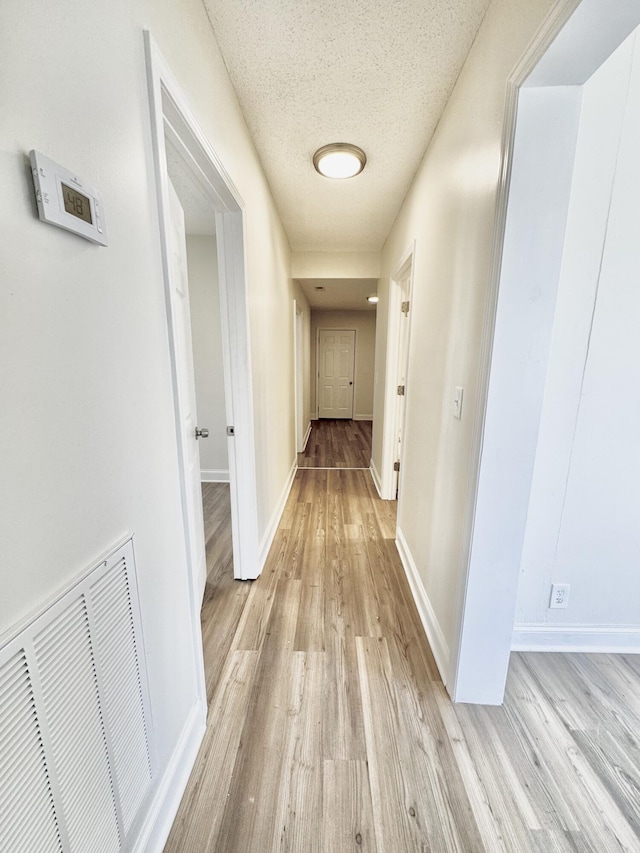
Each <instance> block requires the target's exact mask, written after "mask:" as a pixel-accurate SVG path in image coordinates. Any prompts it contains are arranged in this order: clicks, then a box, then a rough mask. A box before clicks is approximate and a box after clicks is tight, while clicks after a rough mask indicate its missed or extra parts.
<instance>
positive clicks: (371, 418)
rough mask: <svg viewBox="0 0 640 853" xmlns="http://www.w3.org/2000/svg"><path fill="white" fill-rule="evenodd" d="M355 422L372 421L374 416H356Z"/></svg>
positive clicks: (354, 417)
mask: <svg viewBox="0 0 640 853" xmlns="http://www.w3.org/2000/svg"><path fill="white" fill-rule="evenodd" d="M353 420H354V421H372V420H373V415H354V416H353Z"/></svg>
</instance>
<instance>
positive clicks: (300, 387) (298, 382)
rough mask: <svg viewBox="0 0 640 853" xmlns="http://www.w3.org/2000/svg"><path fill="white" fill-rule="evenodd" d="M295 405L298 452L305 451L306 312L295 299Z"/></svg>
mask: <svg viewBox="0 0 640 853" xmlns="http://www.w3.org/2000/svg"><path fill="white" fill-rule="evenodd" d="M293 406H294V422H295V444H296V453H304V443H305V442H304V439H305V432H306V430H305V417H304V312H303V310H302V307H301V306H300V304H299V303H298V302H297V300H295V299H294V300H293Z"/></svg>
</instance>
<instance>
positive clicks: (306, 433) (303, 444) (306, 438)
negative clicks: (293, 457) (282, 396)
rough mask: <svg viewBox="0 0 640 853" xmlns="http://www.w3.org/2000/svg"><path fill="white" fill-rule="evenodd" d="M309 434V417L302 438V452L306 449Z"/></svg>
mask: <svg viewBox="0 0 640 853" xmlns="http://www.w3.org/2000/svg"><path fill="white" fill-rule="evenodd" d="M310 435H311V419H309V423H308V424H307V431H306V432H305V434H304V440H303V442H302V452H303V453H304V451H305V450H306V449H307V442H308V441H309V436H310Z"/></svg>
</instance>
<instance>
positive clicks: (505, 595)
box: [443, 0, 638, 705]
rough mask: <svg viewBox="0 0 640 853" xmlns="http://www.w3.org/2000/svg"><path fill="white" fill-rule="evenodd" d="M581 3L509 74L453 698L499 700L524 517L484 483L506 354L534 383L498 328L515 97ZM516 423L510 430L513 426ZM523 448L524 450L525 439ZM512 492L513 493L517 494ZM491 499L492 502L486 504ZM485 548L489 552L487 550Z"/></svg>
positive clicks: (510, 288) (571, 1)
mask: <svg viewBox="0 0 640 853" xmlns="http://www.w3.org/2000/svg"><path fill="white" fill-rule="evenodd" d="M579 6H580V2H579V0H562V2H560V3H558V4H557V5H556V6H554V8H553V9H552V10H551V12H550V13H549V15H548V16H547V18H546V20H545V21H544V22H543V24H542V26H541V27H540V29H539V30H538V33H537V34H536V36H535V38H534V39H533V40H532V42H531V43H530V45H529V47H528V49H527V50H526V52H525V54H524V56H523V57H522V59H521V61H520V62H519V63H518V65H517V66H516V68H515V69H514V71H513V72H512V74H511V76H510V78H509V79H508V81H507V91H506V104H505V118H504V124H503V138H502V146H501V161H500V172H499V186H498V192H497V199H496V214H495V219H494V233H493V246H492V255H491V262H490V272H489V294H488V299H487V306H486V314H485V322H484V328H483V339H482V344H481V352H480V359H479V381H478V390H477V398H478V405H477V408H476V413H475V416H474V423H473V434H472V442H473V443H472V450H471V457H470V458H471V460H472V465H471V470H470V473H469V485H468V492H467V506H466V514H465V522H464V530H463V547H462V553H461V563H460V571H459V575H458V589H457V596H456V612H455V627H454V632H453V643H452V647H451V656H450V666H449V672H448V679H447V689H448V690H449V692H450V694H451V696H452V698H453V700H454V701H458V702H481V703H483V704H495V705H497V704H500V703H501V702H502V699H503V695H504V688H505V682H506V676H507V669H508V664H509V657H510V652H511V637H512V631H513V624H514V614H515V610H516V601H517V592H518V579H519V569H520V555H521V549H522V542H521V530H522V518H523V515H522V513H521V514H520V518H519V519H515V518H514V517H511V516H515V513H513V512H509V513H506V514H505V513H504V512H503V511H502V509H503V508H502V507H501V506H500V504H499V503H498V502H497V500H496V491H495V490H493V492H492V493H490V491H489V490H488V489H487V484H488V483H489V481H490V478H491V475H492V473H493V472H494V471H495V470H496V459H497V456H496V454H495V451H494V447H495V445H496V443H501V444H503V443H504V441H505V438H506V437H509V438H510V439H514V436H513V433H515V431H516V429H515V426H514V425H512V424H511V421H510V419H504V418H502V419H498V420H496V419H495V418H494V417H493V413H492V411H491V407H492V398H495V397H496V395H497V394H498V393H503V394H504V391H505V386H504V383H503V384H502V385H501V384H500V379H501V377H500V376H499V370H500V368H504V367H505V366H508V365H509V364H511V365H515V368H516V369H515V370H514V372H513V375H514V376H515V379H516V383H519V384H518V387H519V388H520V389H521V391H520V393H519V394H518V395H514V396H513V397H512V398H511V404H512V405H513V406H516V407H520V406H522V405H523V394H525V395H526V394H527V393H528V392H529V389H527V388H526V387H523V384H522V382H520V381H519V379H520V374H519V373H518V372H517V366H518V364H519V356H520V354H521V350H522V348H523V347H524V344H523V343H522V340H521V339H520V338H519V336H518V333H517V332H516V333H515V334H514V330H513V328H511V329H510V335H511V339H512V342H513V346H512V348H511V350H510V351H508V350H507V348H506V347H505V346H500V344H501V341H500V340H499V335H500V334H501V332H502V330H503V329H504V328H505V325H506V324H505V322H504V317H503V315H502V314H501V311H500V309H501V308H502V306H503V304H504V300H505V298H509V296H510V295H511V294H513V293H515V292H517V288H518V287H519V282H514V281H513V280H511V279H510V278H509V277H507V276H506V275H503V256H504V253H505V247H506V246H507V244H506V240H507V238H508V235H507V217H508V207H510V206H511V205H512V200H511V201H510V196H511V192H512V191H514V192H515V190H512V188H511V173H512V169H513V167H514V147H515V141H516V132H517V127H518V126H517V113H518V97H519V92H520V89H521V87H522V86H523V85H524V84H525V81H526V79H527V77H528V76H529V74H530V73H531V72H532V71H533V69H534V68H535V67H536V65H537V64H538V63H539V62H540V60H541V59H542V58H543V57H544V56H545V54H546V53H547V51H548V50H549V49H550V48H553V49H555V50H556V51H557V50H558V46H559V45H560V44H561V42H562V39H561V38H558V36H559V34H560V32H561V30H562V29H563V28H564V26H565V24H567V22H568V21H569V19H570V18H571V16H572V15H573V13H574V12H575V11H576V10H577V9H578V7H579ZM585 8H586V6H585ZM616 14H617V15H618V16H619V20H620V21H621V22H622V23H625V22H626V21H627V20H628V16H629V15H631V14H634V15H637V7H636V8H632V7H631V6H630V4H624V5H623V4H621V6H620V8H619V9H616ZM611 24H612V21H611V19H610V20H609V21H608V27H607V28H603V31H602V34H601V36H600V38H605V39H606V38H610V37H611V33H612V26H611ZM635 26H638V21H637V20H635V21H634V22H633V25H631V24H630V25H629V27H630V28H629V32H630V31H631V30H632V29H633V28H634V27H635ZM592 32H593V28H592V27H583V33H592ZM627 34H628V33H627ZM580 35H581V33H580V32H579V31H578V29H575V28H574V30H573V33H572V37H573V38H575V37H579V36H580ZM585 42H586V40H585ZM566 46H567V43H566V42H565V44H564V45H563V49H566ZM583 48H584V45H582V46H580V47H578V46H577V45H576V43H575V42H574V43H572V44H571V45H569V51H570V53H571V54H572V55H573V56H575V57H578V58H579V59H580V61H581V62H584V61H585V58H587V54H585V52H584V49H583ZM588 49H589V51H590V52H591V54H592V58H593V60H594V62H597V63H598V64H596V65H595V67H594V68H593V69H592V70H591V72H590V73H593V71H594V70H595V68H597V67H599V63H601V62H602V61H603V59H605V58H606V56H604V55H601V53H599V49H600V48H599V46H598V44H597V40H596V39H591V38H589V44H588ZM557 67H558V68H560V67H561V65H560V64H558V66H557ZM567 84H568V81H567V79H566V75H563V76H562V79H559V80H558V82H557V83H556V85H565V86H566V85H567ZM545 85H546V86H548V87H550V86H552V85H553V81H549V80H548V81H546V83H545ZM514 198H515V196H514ZM517 331H519V330H517ZM496 367H497V368H498V370H496ZM525 402H527V401H525ZM510 426H511V433H512V434H511V435H509V430H510ZM518 440H519V438H518V436H517V435H515V439H514V441H518ZM527 440H528V439H527ZM492 445H493V447H492ZM532 446H533V449H534V452H535V446H534V445H531V443H530V444H529V447H532ZM519 453H522V443H521V444H520V448H519ZM498 462H499V464H500V465H501V470H502V472H504V470H505V463H504V461H503V460H498ZM509 477H510V483H509V487H510V486H511V485H512V484H513V483H514V482H516V485H517V488H518V490H520V492H521V493H522V490H525V491H526V489H528V488H529V487H530V475H527V479H524V478H523V477H522V476H519V477H518V479H517V481H514V479H513V472H511V471H509ZM501 493H503V494H506V495H507V497H508V498H509V497H511V496H510V495H509V489H508V488H505V487H504V485H502V488H501ZM511 502H513V499H512V498H511ZM489 504H490V511H488V510H487V508H488V506H489ZM505 515H506V516H509V517H505ZM525 515H526V513H525ZM496 542H498V543H500V542H504V543H506V546H507V547H506V549H505V550H504V552H503V554H502V555H501V559H500V560H497V559H496V558H495V554H490V547H488V546H490V545H491V543H496ZM487 556H489V557H492V558H493V559H487ZM496 587H499V588H500V591H501V594H500V597H499V600H500V607H499V608H498V607H496V601H497V599H496V597H495V595H494V594H493V593H494V590H495V589H496ZM487 596H491V602H490V604H487ZM479 660H485V661H490V663H491V666H490V667H489V668H487V667H486V666H482V665H480V666H479V665H478V661H479ZM443 675H445V674H444V673H443Z"/></svg>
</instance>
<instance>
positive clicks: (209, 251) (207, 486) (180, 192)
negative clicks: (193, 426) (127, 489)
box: [165, 139, 233, 591]
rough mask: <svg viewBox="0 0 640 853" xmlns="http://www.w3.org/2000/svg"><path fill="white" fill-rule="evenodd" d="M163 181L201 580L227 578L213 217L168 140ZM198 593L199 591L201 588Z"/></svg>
mask: <svg viewBox="0 0 640 853" xmlns="http://www.w3.org/2000/svg"><path fill="white" fill-rule="evenodd" d="M165 142H166V156H167V171H168V175H169V181H170V183H171V186H172V188H173V191H175V194H176V196H177V200H178V202H179V204H180V206H181V208H182V210H183V212H184V232H185V251H186V271H187V282H188V302H189V316H190V331H191V351H192V363H193V377H194V386H193V388H194V392H195V406H196V420H197V428H198V433H199V435H198V440H197V444H196V445H194V450H197V451H198V463H199V464H198V466H197V472H196V474H195V477H194V480H199V482H200V483H201V493H200V495H198V497H200V496H201V500H199V501H198V510H199V511H200V512H201V513H202V515H203V537H204V546H205V564H206V565H205V580H210V581H211V582H212V583H214V582H215V580H216V578H218V577H220V576H222V575H227V576H229V577H232V576H233V536H232V525H231V497H230V483H229V451H228V448H227V442H228V436H227V421H226V402H225V387H224V365H223V345H222V326H221V318H220V291H219V282H218V247H217V240H216V224H215V214H214V213H213V211H212V210H211V206H210V204H209V203H208V202H207V199H206V198H205V197H204V196H203V194H202V193H201V192H200V190H199V188H198V186H197V184H196V182H195V181H194V180H193V178H192V176H191V175H190V173H189V171H188V169H187V167H186V165H185V164H184V162H183V161H182V160H181V158H180V155H179V152H178V151H176V149H175V147H174V146H173V144H172V143H171V141H170V140H168V139H167V140H165ZM203 591H204V589H203Z"/></svg>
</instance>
